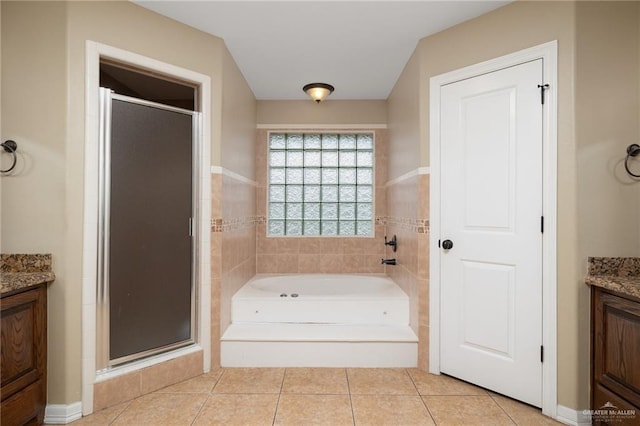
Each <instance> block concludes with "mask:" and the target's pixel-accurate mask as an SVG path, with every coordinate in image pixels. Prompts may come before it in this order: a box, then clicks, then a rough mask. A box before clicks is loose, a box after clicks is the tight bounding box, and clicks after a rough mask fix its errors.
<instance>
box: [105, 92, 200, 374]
mask: <svg viewBox="0 0 640 426" xmlns="http://www.w3.org/2000/svg"><path fill="white" fill-rule="evenodd" d="M100 104H101V105H100V161H99V176H100V179H99V214H98V216H99V217H98V228H99V229H98V234H99V243H98V288H97V336H96V337H97V369H98V370H105V369H108V368H111V367H115V366H118V365H121V364H124V363H127V362H130V361H134V360H138V359H141V358H144V357H148V356H151V355H155V354H158V353H162V352H166V351H169V350H172V349H176V348H179V347H183V346H186V345H189V344H192V343H194V336H195V335H196V334H195V333H196V330H195V327H196V321H195V285H194V270H195V268H194V226H193V217H194V214H193V212H194V211H195V209H194V188H195V179H194V176H196V173H195V170H194V169H195V167H194V147H195V146H197V145H196V143H195V142H196V141H195V138H196V135H198V131H197V126H198V113H197V112H195V111H192V110H188V109H182V108H178V107H175V106H169V105H165V104H162V103H157V102H152V101H148V100H145V99H139V98H136V97H132V96H124V95H120V94H116V93H114V92H113V91H112V90H110V89H107V88H101V89H100Z"/></svg>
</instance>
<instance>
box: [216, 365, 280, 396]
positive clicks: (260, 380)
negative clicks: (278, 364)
mask: <svg viewBox="0 0 640 426" xmlns="http://www.w3.org/2000/svg"><path fill="white" fill-rule="evenodd" d="M283 376H284V368H229V369H225V370H224V372H223V373H222V377H221V378H220V380H219V381H218V383H217V384H216V386H215V387H214V388H213V393H279V392H280V388H281V387H282V378H283Z"/></svg>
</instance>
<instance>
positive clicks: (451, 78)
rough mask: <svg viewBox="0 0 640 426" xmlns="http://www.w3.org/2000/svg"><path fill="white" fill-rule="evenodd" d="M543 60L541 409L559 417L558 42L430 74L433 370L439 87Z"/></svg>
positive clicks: (434, 365)
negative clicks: (557, 253)
mask: <svg viewBox="0 0 640 426" xmlns="http://www.w3.org/2000/svg"><path fill="white" fill-rule="evenodd" d="M536 59H543V61H542V62H543V71H542V72H543V74H542V75H543V79H544V82H540V84H549V88H548V90H546V93H545V106H546V108H543V112H542V113H543V117H542V127H543V129H542V139H543V142H542V143H543V158H542V163H543V165H542V204H543V205H542V212H543V215H544V234H543V238H542V344H543V345H544V362H543V364H542V413H543V414H545V415H547V416H550V417H553V418H556V417H557V404H558V403H557V337H556V335H557V313H556V305H557V255H556V250H557V248H556V243H557V229H556V224H557V189H556V186H557V180H558V178H557V146H558V141H557V128H558V123H557V121H558V112H557V111H558V90H557V81H558V42H557V41H556V40H554V41H551V42H548V43H544V44H540V45H537V46H534V47H531V48H528V49H524V50H520V51H518V52H515V53H512V54H508V55H505V56H501V57H498V58H495V59H490V60H488V61H485V62H481V63H478V64H475V65H471V66H468V67H464V68H461V69H457V70H454V71H450V72H447V73H444V74H440V75H436V76H434V77H431V78H430V80H429V90H430V95H429V120H430V129H429V154H430V175H431V176H430V185H429V191H430V196H429V199H430V207H429V225H430V235H429V244H430V247H431V250H430V253H429V268H430V273H429V300H430V302H429V372H430V373H432V374H440V285H441V283H440V256H441V250H440V249H439V248H438V241H439V240H440V238H441V236H440V229H441V223H440V220H441V219H440V193H441V189H440V161H441V156H440V131H441V129H440V88H441V86H444V85H447V84H450V83H454V82H456V81H460V80H464V79H468V78H472V77H476V76H479V75H482V74H487V73H490V72H494V71H498V70H501V69H504V68H508V67H511V66H514V65H518V64H521V63H524V62H529V61H532V60H536Z"/></svg>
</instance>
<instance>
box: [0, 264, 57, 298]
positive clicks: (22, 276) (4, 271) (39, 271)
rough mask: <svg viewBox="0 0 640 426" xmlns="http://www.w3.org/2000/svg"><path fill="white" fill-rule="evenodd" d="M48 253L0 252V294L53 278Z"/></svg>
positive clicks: (47, 281)
mask: <svg viewBox="0 0 640 426" xmlns="http://www.w3.org/2000/svg"><path fill="white" fill-rule="evenodd" d="M55 278H56V277H55V275H54V273H53V271H52V270H51V255H50V254H0V294H3V295H4V294H6V293H13V292H15V291H19V290H24V289H27V288H29V287H32V286H36V285H40V284H44V283H50V282H52V281H53V280H55Z"/></svg>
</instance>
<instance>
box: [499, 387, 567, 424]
mask: <svg viewBox="0 0 640 426" xmlns="http://www.w3.org/2000/svg"><path fill="white" fill-rule="evenodd" d="M491 397H492V398H493V400H494V401H496V402H497V403H498V405H499V406H500V407H502V409H503V410H504V411H506V412H507V415H508V416H509V417H511V419H512V420H513V421H514V422H516V424H517V425H518V426H547V425H560V424H562V423H558V422H556V421H555V420H553V419H552V418H550V417H547V416H543V415H542V411H540V410H539V409H537V408H534V407H532V406H530V405H527V404H523V403H522V402H518V401H515V400H513V399H511V398H507V397H506V396H502V395H498V394H493V393H492V394H491Z"/></svg>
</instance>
